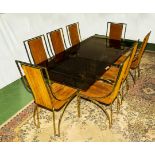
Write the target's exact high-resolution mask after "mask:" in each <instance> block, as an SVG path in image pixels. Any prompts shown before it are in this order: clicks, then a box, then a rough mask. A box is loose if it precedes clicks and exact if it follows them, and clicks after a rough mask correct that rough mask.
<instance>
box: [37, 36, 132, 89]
mask: <svg viewBox="0 0 155 155" xmlns="http://www.w3.org/2000/svg"><path fill="white" fill-rule="evenodd" d="M132 45H133V44H132V43H131V44H128V43H127V42H125V41H124V40H110V39H108V38H107V37H103V36H101V35H93V36H91V37H89V38H87V39H85V40H83V41H81V42H80V43H79V44H77V45H75V46H72V47H70V48H68V49H66V50H65V51H63V52H61V53H59V54H56V55H55V56H53V57H52V58H51V59H49V60H46V61H44V62H42V63H40V64H39V65H40V66H43V67H46V68H47V71H48V74H49V78H50V80H51V81H53V82H57V83H60V84H63V85H66V86H69V87H73V88H76V89H79V90H87V89H88V88H89V87H90V86H91V85H92V84H93V83H94V82H95V81H96V80H98V79H99V77H100V76H101V75H103V74H104V72H105V71H107V70H108V69H109V68H110V66H112V65H114V63H115V62H116V61H117V60H118V59H119V58H120V57H121V56H122V55H123V54H125V53H126V52H128V51H129V50H130V48H131V47H132Z"/></svg>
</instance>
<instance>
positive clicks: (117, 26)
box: [106, 22, 127, 40]
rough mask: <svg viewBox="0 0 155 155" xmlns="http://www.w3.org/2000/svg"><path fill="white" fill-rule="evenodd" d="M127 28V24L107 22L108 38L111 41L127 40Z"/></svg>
mask: <svg viewBox="0 0 155 155" xmlns="http://www.w3.org/2000/svg"><path fill="white" fill-rule="evenodd" d="M126 27H127V24H126V23H114V22H107V31H106V37H108V38H109V39H111V40H121V39H125V34H126ZM122 36H123V37H122Z"/></svg>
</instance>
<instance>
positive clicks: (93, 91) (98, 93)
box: [77, 55, 130, 128]
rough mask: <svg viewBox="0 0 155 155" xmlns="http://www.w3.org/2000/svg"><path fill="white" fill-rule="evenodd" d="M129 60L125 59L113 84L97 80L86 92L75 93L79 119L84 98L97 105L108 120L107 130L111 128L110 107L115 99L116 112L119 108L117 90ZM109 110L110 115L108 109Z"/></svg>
mask: <svg viewBox="0 0 155 155" xmlns="http://www.w3.org/2000/svg"><path fill="white" fill-rule="evenodd" d="M129 60H130V55H129V56H128V57H127V58H126V60H125V61H124V62H123V63H122V64H121V65H120V67H119V73H118V76H117V79H116V82H115V83H113V84H109V83H106V82H104V81H102V80H97V81H96V82H95V83H94V84H92V85H91V86H90V87H89V88H88V90H86V91H79V92H78V93H77V102H78V116H79V117H80V98H84V99H86V100H89V101H91V102H92V103H94V104H95V105H97V106H98V107H99V108H100V109H101V110H102V111H103V112H104V113H105V114H106V117H107V119H108V120H109V128H111V126H112V113H113V110H112V105H113V103H114V101H115V99H116V98H117V111H118V110H119V108H120V101H119V97H118V96H119V90H120V86H121V83H122V78H123V76H124V73H125V71H126V68H127V66H128V63H129ZM107 108H109V110H110V115H109V112H108V109H107Z"/></svg>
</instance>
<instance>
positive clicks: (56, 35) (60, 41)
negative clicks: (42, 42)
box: [47, 28, 66, 55]
mask: <svg viewBox="0 0 155 155" xmlns="http://www.w3.org/2000/svg"><path fill="white" fill-rule="evenodd" d="M47 38H48V41H49V38H50V41H51V43H52V46H53V50H54V53H55V54H56V55H57V54H59V53H61V52H63V51H64V50H65V49H66V43H65V39H64V33H63V29H62V28H60V29H57V30H54V31H51V32H48V33H47ZM49 45H50V48H51V44H50V42H49ZM51 51H52V48H51Z"/></svg>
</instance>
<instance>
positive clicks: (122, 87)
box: [121, 86, 124, 102]
mask: <svg viewBox="0 0 155 155" xmlns="http://www.w3.org/2000/svg"><path fill="white" fill-rule="evenodd" d="M121 96H122V98H121V102H122V101H123V100H124V89H123V86H122V94H121Z"/></svg>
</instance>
